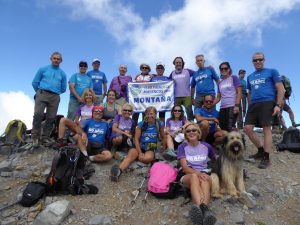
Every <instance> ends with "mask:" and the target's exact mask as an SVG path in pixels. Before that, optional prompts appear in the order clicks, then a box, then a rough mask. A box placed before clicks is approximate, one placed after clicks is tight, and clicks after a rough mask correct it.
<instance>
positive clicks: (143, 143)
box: [111, 106, 164, 182]
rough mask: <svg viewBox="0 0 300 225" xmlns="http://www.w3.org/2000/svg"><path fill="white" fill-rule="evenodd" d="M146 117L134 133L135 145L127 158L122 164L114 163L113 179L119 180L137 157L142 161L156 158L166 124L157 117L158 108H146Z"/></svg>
mask: <svg viewBox="0 0 300 225" xmlns="http://www.w3.org/2000/svg"><path fill="white" fill-rule="evenodd" d="M145 114H146V116H145V119H144V120H143V121H141V122H140V123H138V126H137V127H136V130H135V135H134V145H135V147H133V148H131V149H130V150H129V151H128V154H127V156H126V158H125V159H124V160H123V161H122V162H121V164H120V165H117V164H115V165H113V166H112V168H111V180H112V181H115V182H117V181H118V180H119V177H120V175H121V174H122V172H123V171H124V170H126V169H127V168H128V167H129V165H130V164H131V163H132V162H133V161H134V160H136V159H138V160H139V161H140V162H142V163H151V162H152V161H153V160H154V158H155V150H156V149H157V142H158V140H159V139H161V140H162V139H163V135H164V125H163V123H162V122H161V121H159V120H158V119H157V118H156V114H157V111H156V108H155V107H153V106H150V107H148V108H146V111H145Z"/></svg>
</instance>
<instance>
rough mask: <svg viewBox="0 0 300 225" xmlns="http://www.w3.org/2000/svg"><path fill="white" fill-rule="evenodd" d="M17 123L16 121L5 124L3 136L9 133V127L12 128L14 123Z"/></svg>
mask: <svg viewBox="0 0 300 225" xmlns="http://www.w3.org/2000/svg"><path fill="white" fill-rule="evenodd" d="M17 121H18V120H11V121H10V122H9V123H8V124H7V126H6V128H5V131H4V134H5V135H7V134H8V132H9V131H10V128H11V126H12V125H13V124H14V123H16V122H17Z"/></svg>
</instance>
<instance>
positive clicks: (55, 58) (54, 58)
mask: <svg viewBox="0 0 300 225" xmlns="http://www.w3.org/2000/svg"><path fill="white" fill-rule="evenodd" d="M52 59H54V60H61V58H56V57H52Z"/></svg>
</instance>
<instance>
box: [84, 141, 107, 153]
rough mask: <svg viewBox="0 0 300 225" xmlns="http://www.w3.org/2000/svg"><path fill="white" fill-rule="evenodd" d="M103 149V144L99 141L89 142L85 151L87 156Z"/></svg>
mask: <svg viewBox="0 0 300 225" xmlns="http://www.w3.org/2000/svg"><path fill="white" fill-rule="evenodd" d="M104 150H106V149H105V146H104V145H103V144H101V143H96V142H89V143H88V145H87V153H88V155H89V156H92V155H98V154H101V153H102V152H103V151H104Z"/></svg>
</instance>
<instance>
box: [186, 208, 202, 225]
mask: <svg viewBox="0 0 300 225" xmlns="http://www.w3.org/2000/svg"><path fill="white" fill-rule="evenodd" d="M189 216H190V218H191V220H192V222H193V224H198V225H202V224H203V223H202V222H203V214H202V210H201V209H200V208H199V206H197V205H192V208H191V210H190V212H189Z"/></svg>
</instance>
